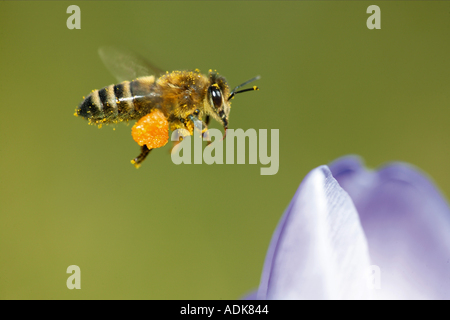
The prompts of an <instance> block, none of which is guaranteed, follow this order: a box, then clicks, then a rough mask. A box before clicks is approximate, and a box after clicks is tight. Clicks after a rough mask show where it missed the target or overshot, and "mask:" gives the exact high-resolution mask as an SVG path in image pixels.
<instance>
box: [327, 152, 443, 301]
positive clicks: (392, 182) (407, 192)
mask: <svg viewBox="0 0 450 320" xmlns="http://www.w3.org/2000/svg"><path fill="white" fill-rule="evenodd" d="M330 169H331V171H332V173H333V176H334V177H335V178H336V179H337V180H338V182H339V184H340V185H341V186H342V188H344V190H346V191H347V192H348V193H349V195H350V196H351V198H352V199H353V202H354V203H355V206H356V208H357V210H358V213H359V215H360V219H361V224H362V226H363V229H364V232H365V234H366V238H367V241H368V244H369V251H370V256H371V259H372V263H373V264H375V265H378V266H379V267H380V270H381V290H380V291H379V294H378V297H380V298H400V299H450V209H449V206H448V204H447V202H446V201H445V199H444V197H443V196H442V195H441V193H440V192H439V191H438V190H437V189H436V187H435V186H434V185H433V183H431V182H430V181H429V180H428V178H427V177H426V176H425V175H424V174H423V173H421V172H419V171H418V170H417V169H415V168H413V167H411V166H410V165H406V164H400V163H395V164H391V165H388V166H386V167H384V168H382V169H380V170H379V171H369V170H366V169H365V168H364V167H363V165H362V164H361V160H360V159H359V158H357V157H346V158H342V159H339V160H337V161H335V162H334V163H332V164H331V165H330Z"/></svg>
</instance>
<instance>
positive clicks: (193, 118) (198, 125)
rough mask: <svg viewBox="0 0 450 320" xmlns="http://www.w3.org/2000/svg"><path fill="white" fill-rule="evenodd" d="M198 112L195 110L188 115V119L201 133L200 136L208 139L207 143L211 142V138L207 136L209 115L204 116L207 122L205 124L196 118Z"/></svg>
mask: <svg viewBox="0 0 450 320" xmlns="http://www.w3.org/2000/svg"><path fill="white" fill-rule="evenodd" d="M199 113H200V111H199V110H195V111H194V113H193V114H191V115H189V116H188V119H189V120H191V121H192V122H193V124H194V128H196V129H197V130H198V131H200V132H201V133H202V138H206V140H208V145H209V144H210V143H211V139H210V137H209V133H208V124H209V120H210V119H209V116H206V119H205V120H206V122H208V124H206V123H205V122H203V121H202V120H200V119H199V118H198V114H199Z"/></svg>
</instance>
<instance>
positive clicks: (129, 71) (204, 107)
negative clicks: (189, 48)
mask: <svg viewBox="0 0 450 320" xmlns="http://www.w3.org/2000/svg"><path fill="white" fill-rule="evenodd" d="M99 55H100V57H101V59H102V61H103V63H104V64H105V66H106V67H107V69H109V71H110V72H111V73H112V74H113V75H114V76H116V78H117V79H118V80H119V81H120V82H121V83H119V84H116V85H110V86H107V87H104V88H103V89H100V90H93V91H92V92H91V93H90V94H89V95H88V96H87V97H86V98H84V101H82V102H81V103H80V105H79V106H78V107H77V108H76V111H75V116H81V117H82V118H84V119H87V120H88V121H89V124H93V125H98V126H99V127H101V126H102V125H103V124H111V123H118V122H128V121H131V120H137V122H136V124H135V125H134V126H133V128H132V130H131V132H132V136H133V139H134V140H135V141H136V142H137V143H138V144H139V145H140V146H141V152H140V154H139V155H138V156H137V157H136V158H134V159H133V160H131V163H132V164H134V166H135V167H136V168H139V166H140V165H141V163H142V162H143V161H144V160H145V158H146V157H147V156H148V154H149V153H150V151H151V150H153V149H155V148H159V147H162V146H164V145H165V144H166V143H167V142H168V140H169V128H170V130H172V131H174V130H177V129H180V130H179V131H178V132H179V133H180V135H181V137H180V139H182V138H183V137H186V136H188V135H192V134H193V133H194V129H196V130H197V129H198V130H199V131H200V132H201V134H202V135H204V136H205V135H207V130H208V124H209V121H210V118H211V117H212V118H214V119H215V120H216V121H218V122H219V123H221V124H222V125H223V128H224V135H223V138H225V136H226V130H227V128H228V120H229V114H230V104H231V101H230V100H231V99H232V98H233V97H234V96H235V95H236V94H238V93H241V92H246V91H252V90H258V88H257V87H256V86H254V87H252V88H249V89H244V90H239V91H237V90H238V89H239V88H241V87H243V86H245V85H247V84H248V83H250V82H252V81H255V80H257V79H259V78H260V77H259V76H257V77H255V78H252V79H250V80H248V81H246V82H244V83H242V84H240V85H238V86H237V87H235V88H234V89H233V90H231V91H230V89H229V87H228V83H227V81H226V79H225V78H224V77H223V76H221V75H219V74H218V73H217V72H216V71H212V70H209V73H208V75H204V74H201V73H200V71H199V70H198V69H195V70H194V71H172V72H170V73H169V72H166V73H165V74H164V73H163V72H162V71H161V70H160V69H158V68H156V67H155V66H153V65H152V64H150V63H149V62H148V61H146V60H145V59H143V58H141V57H140V56H138V55H136V54H134V53H132V52H129V51H126V50H123V49H118V48H116V47H102V48H100V49H99ZM150 70H153V72H154V73H157V74H159V77H158V78H157V77H155V76H154V75H150V74H151V71H150ZM127 79H128V80H130V79H135V80H132V81H127ZM203 117H204V118H205V121H203V120H202V119H203ZM198 123H201V124H202V126H201V128H199V127H198ZM196 124H197V126H196ZM223 138H222V139H223Z"/></svg>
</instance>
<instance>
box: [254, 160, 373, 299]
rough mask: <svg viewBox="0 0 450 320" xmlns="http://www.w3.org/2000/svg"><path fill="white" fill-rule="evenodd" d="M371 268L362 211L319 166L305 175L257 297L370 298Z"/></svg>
mask: <svg viewBox="0 0 450 320" xmlns="http://www.w3.org/2000/svg"><path fill="white" fill-rule="evenodd" d="M369 265H370V260H369V255H368V248H367V243H366V239H365V236H364V233H363V231H362V228H361V225H360V221H359V217H358V213H357V212H356V210H355V207H354V205H353V203H352V201H351V199H350V197H349V196H348V194H347V193H346V192H345V191H344V190H343V189H342V188H341V187H340V186H339V184H338V183H337V182H336V180H335V179H334V178H333V176H332V175H331V172H330V170H329V169H328V167H326V166H321V167H319V168H316V169H314V170H313V171H311V172H310V173H309V174H308V175H307V176H306V177H305V179H304V180H303V182H302V183H301V185H300V187H299V189H298V190H297V192H296V194H295V196H294V198H293V200H292V202H291V203H290V205H289V207H288V208H287V210H286V212H285V213H284V215H283V217H282V219H281V221H280V222H279V224H278V226H277V229H276V231H275V233H274V235H273V237H272V241H271V244H270V247H269V250H268V253H267V255H266V260H265V264H264V270H263V274H262V277H261V284H260V286H259V289H258V298H259V299H352V298H356V299H358V298H359V299H362V298H369V297H370V292H369V289H368V286H367V278H366V272H367V268H368V267H369Z"/></svg>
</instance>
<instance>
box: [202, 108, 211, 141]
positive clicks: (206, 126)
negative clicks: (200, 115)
mask: <svg viewBox="0 0 450 320" xmlns="http://www.w3.org/2000/svg"><path fill="white" fill-rule="evenodd" d="M210 120H211V117H210V116H209V115H207V116H206V118H205V128H206V130H208V126H209V121H210ZM203 138H206V140H208V146H209V145H210V144H211V137H210V136H209V133H208V131H206V132H205V133H204V134H203Z"/></svg>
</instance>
